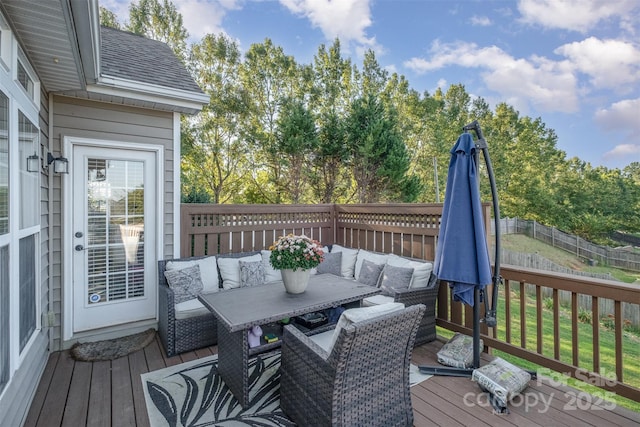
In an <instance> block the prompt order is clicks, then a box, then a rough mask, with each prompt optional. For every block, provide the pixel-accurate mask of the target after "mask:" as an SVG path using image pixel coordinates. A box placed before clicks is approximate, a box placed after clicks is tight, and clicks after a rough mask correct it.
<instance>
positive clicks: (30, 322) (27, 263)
mask: <svg viewBox="0 0 640 427" xmlns="http://www.w3.org/2000/svg"><path fill="white" fill-rule="evenodd" d="M35 240H36V239H35V236H34V235H31V236H27V237H24V238H22V239H20V351H22V349H23V348H24V346H25V345H26V344H27V342H28V341H29V338H31V335H32V334H33V332H34V331H35V330H36V243H35Z"/></svg>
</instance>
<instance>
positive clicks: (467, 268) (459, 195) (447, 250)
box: [434, 133, 491, 306]
mask: <svg viewBox="0 0 640 427" xmlns="http://www.w3.org/2000/svg"><path fill="white" fill-rule="evenodd" d="M476 150H477V148H476V144H475V143H474V141H473V138H472V136H471V134H469V133H463V134H462V135H460V137H459V138H458V141H457V142H456V144H455V145H454V146H453V148H452V149H451V161H450V162H449V175H448V177H447V188H446V195H445V200H444V208H443V212H442V222H441V224H440V234H439V237H438V246H437V249H436V257H435V262H434V273H435V274H436V276H437V277H438V278H439V279H440V280H445V281H447V282H449V285H450V286H451V289H452V292H453V298H454V300H455V301H461V302H463V303H465V304H468V305H471V306H472V305H473V303H474V288H476V287H477V288H479V289H483V288H484V287H485V286H486V285H488V284H491V264H490V259H489V249H488V247H487V239H486V234H485V228H484V219H483V216H482V202H481V200H480V187H479V177H478V168H477V164H476V162H475V159H474V158H475V154H476Z"/></svg>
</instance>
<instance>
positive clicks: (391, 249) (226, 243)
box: [180, 204, 640, 402]
mask: <svg viewBox="0 0 640 427" xmlns="http://www.w3.org/2000/svg"><path fill="white" fill-rule="evenodd" d="M484 209H485V226H488V225H489V223H488V221H490V219H489V217H490V205H489V204H485V205H484ZM441 213H442V205H441V204H376V205H367V204H365V205H331V204H325V205H199V204H188V205H182V210H181V215H182V224H181V236H180V242H181V256H183V257H188V256H199V255H215V254H218V253H228V252H242V251H251V250H260V249H264V248H268V247H269V246H270V245H271V244H272V243H273V242H274V241H275V240H276V239H277V238H278V237H279V236H281V235H284V234H287V233H296V234H302V233H303V234H306V235H308V236H310V237H313V238H315V239H317V240H319V241H320V242H322V243H323V244H327V245H328V244H335V243H337V244H340V245H343V246H347V247H353V248H359V249H367V250H371V251H380V252H388V253H394V254H397V255H402V256H408V257H414V258H422V259H426V260H432V259H434V256H435V246H436V240H437V236H438V233H439V224H440V217H441ZM487 229H489V227H487ZM488 241H490V242H491V239H488ZM500 272H501V276H502V277H503V278H504V280H505V286H504V287H503V288H502V289H500V290H499V291H500V292H501V296H502V298H501V300H500V301H501V303H500V304H499V307H498V326H499V327H498V331H497V332H495V331H493V330H487V328H486V327H485V326H484V325H483V327H482V328H481V332H482V338H483V341H484V344H485V345H486V346H488V347H489V348H494V349H498V350H502V351H505V352H507V353H509V354H512V355H514V356H517V357H521V358H523V359H526V360H529V361H531V362H533V363H536V364H539V365H541V366H543V367H545V368H549V369H551V370H554V371H558V372H562V373H566V374H568V375H570V376H572V377H575V378H578V379H581V380H585V381H587V382H589V383H591V384H594V385H596V386H598V387H601V388H602V389H604V390H607V391H610V392H613V393H616V394H618V395H621V396H624V397H627V398H630V399H633V400H635V401H638V402H640V358H638V357H637V356H630V355H629V354H625V347H624V346H623V334H624V329H625V318H624V316H623V309H622V307H623V305H627V304H631V305H640V286H637V285H627V284H623V283H619V282H613V281H608V280H602V279H592V278H587V277H581V276H572V275H567V274H562V273H552V272H546V271H541V270H533V269H527V268H523V267H514V266H508V265H507V266H505V265H503V266H502V268H501V271H500ZM560 292H569V293H570V294H571V299H570V301H571V303H570V306H569V307H562V306H561V302H560V297H559V293H560ZM547 294H550V295H551V297H545V295H547ZM505 296H506V297H505ZM579 298H587V299H591V302H592V307H591V311H590V312H589V313H588V316H587V317H590V318H591V327H589V328H585V326H584V325H583V322H582V321H584V320H585V318H584V309H581V308H579V307H578V300H579ZM604 300H611V301H613V306H614V310H613V313H612V314H611V315H610V316H606V320H607V321H608V322H609V323H610V324H611V327H612V330H613V335H614V343H613V345H612V346H609V345H608V344H604V345H603V342H605V341H604V340H603V338H602V336H601V334H604V333H603V332H602V331H603V329H602V327H601V324H600V323H601V322H600V318H601V317H602V316H603V313H601V310H600V306H601V305H602V304H601V303H602V302H603V301H604ZM471 313H472V309H471V308H470V307H467V306H463V305H462V304H460V303H458V302H454V301H452V299H451V296H450V292H449V289H448V286H447V284H446V283H442V284H441V285H440V294H439V297H438V307H437V324H438V325H439V326H441V327H444V328H446V329H449V330H452V331H457V332H461V333H465V334H468V335H470V334H471V331H472V326H473V324H472V315H471ZM567 313H568V315H567ZM567 329H568V330H569V331H570V333H569V335H570V337H571V338H570V340H567V339H565V338H563V334H562V333H561V332H562V331H566V330H567ZM585 329H587V335H585ZM564 336H566V332H565V334H564ZM634 339H636V343H635V345H636V346H640V342H638V341H637V338H634ZM631 341H632V342H633V339H631ZM606 342H607V343H608V342H609V341H606ZM581 343H586V346H581ZM585 347H586V348H588V349H590V351H588V352H586V353H588V354H583V353H585V352H584V351H581V350H580V349H583V348H585ZM563 348H569V349H570V351H569V353H570V354H571V356H570V357H568V358H567V357H566V356H564V355H565V354H567V351H562V350H563ZM626 350H627V351H629V350H630V349H626ZM604 354H606V355H607V356H608V357H606V359H607V360H613V363H612V364H609V363H605V361H604V359H605V358H604V357H602V356H603V355H604Z"/></svg>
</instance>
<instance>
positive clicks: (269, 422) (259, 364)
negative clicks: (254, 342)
mask: <svg viewBox="0 0 640 427" xmlns="http://www.w3.org/2000/svg"><path fill="white" fill-rule="evenodd" d="M217 362H218V356H217V355H214V356H210V357H206V358H203V359H198V360H194V361H191V362H187V363H182V364H180V365H175V366H170V367H168V368H164V369H159V370H157V371H153V372H149V373H146V374H142V375H141V378H142V386H143V389H144V396H145V401H146V404H147V412H148V413H149V421H150V424H151V426H152V427H160V426H211V425H216V426H261V427H262V426H264V427H267V426H295V424H294V423H293V422H292V421H290V420H289V419H288V418H287V417H286V416H285V415H284V414H283V413H282V411H281V410H280V371H279V368H280V353H279V352H276V353H269V354H265V355H261V356H257V357H256V358H253V359H251V360H250V361H249V378H251V379H252V381H253V382H252V385H251V387H250V389H249V401H250V405H249V407H248V408H246V409H243V408H242V407H241V406H240V404H239V403H238V401H237V400H236V398H235V397H233V395H232V394H231V392H230V391H229V389H228V388H227V386H226V384H225V383H224V382H223V381H222V380H221V379H220V377H219V376H217V375H216V372H217ZM410 374H411V377H410V382H411V385H412V386H413V385H415V384H418V383H420V382H422V381H424V380H425V379H427V378H429V377H430V376H431V375H424V374H421V373H420V372H419V370H418V368H417V367H416V366H414V365H411V371H410Z"/></svg>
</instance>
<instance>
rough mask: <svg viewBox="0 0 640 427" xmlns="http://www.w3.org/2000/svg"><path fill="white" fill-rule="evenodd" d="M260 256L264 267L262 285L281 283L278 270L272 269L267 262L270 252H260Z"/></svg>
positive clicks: (280, 275)
mask: <svg viewBox="0 0 640 427" xmlns="http://www.w3.org/2000/svg"><path fill="white" fill-rule="evenodd" d="M260 255H261V256H262V265H263V266H264V283H272V282H282V273H280V270H276V269H275V268H273V267H272V266H271V262H270V261H269V258H270V257H271V251H267V250H264V251H260Z"/></svg>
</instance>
